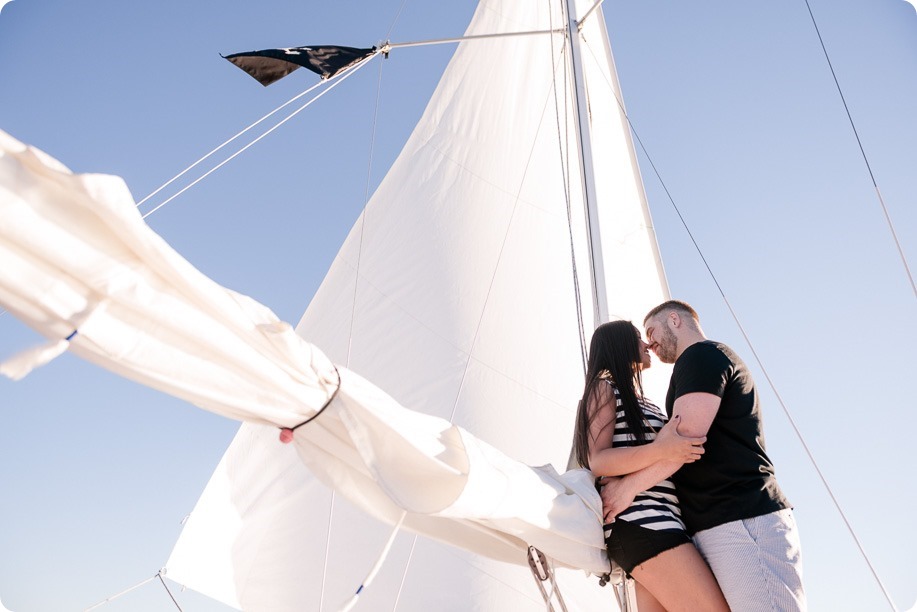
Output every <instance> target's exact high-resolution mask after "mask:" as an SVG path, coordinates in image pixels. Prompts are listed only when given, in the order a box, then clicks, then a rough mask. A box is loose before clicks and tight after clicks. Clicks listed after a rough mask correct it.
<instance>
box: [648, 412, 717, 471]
mask: <svg viewBox="0 0 917 612" xmlns="http://www.w3.org/2000/svg"><path fill="white" fill-rule="evenodd" d="M679 423H681V417H680V416H678V415H676V416H674V417H672V420H670V421H669V422H668V423H666V424H665V426H664V427H663V428H662V429H660V430H659V433H658V434H657V435H656V439H655V440H653V446H655V447H657V449H658V453H659V459H660V460H662V461H665V460H669V461H680V462H682V463H693V462H695V461H697V460H698V459H700V458H701V455H703V454H704V446H703V445H704V442H706V441H707V437H706V436H703V437H699V438H689V437H686V436H683V435H681V434H680V433H678V425H679Z"/></svg>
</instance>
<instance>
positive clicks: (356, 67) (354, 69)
mask: <svg viewBox="0 0 917 612" xmlns="http://www.w3.org/2000/svg"><path fill="white" fill-rule="evenodd" d="M379 53H381V51H378V50H377V51H375V52H374V53H372V54H371V55H368V56H366V57H365V58H363V59H362V60H360V61H359V62H358V63H356V64H354V65H353V66H352V67H351V68H350V69H349V70H347V72H345V73H343V76H341V78H339V79H337V80H335V81H334V82H332V83H331V84H329V85H328V87H326V88H325V89H324V90H323V91H322V92H321V93H319V94H318V95H316V96H315V97H313V98H311V99H310V100H309V101H308V102H306V103H305V104H303V105H302V106H300V107H299V108H297V109H296V110H295V111H293V112H292V113H290V114H289V115H287V116H286V117H284V118H283V119H282V120H280V121H279V122H277V123H276V124H274V126H273V127H271V128H270V129H268V130H267V131H266V132H264V133H262V134H261V135H260V136H258V137H257V138H255V139H254V140H252V141H251V142H250V143H248V144H247V145H245V146H244V147H242V148H241V149H239V150H238V151H236V152H235V153H233V154H232V155H230V156H229V157H227V158H226V159H224V160H223V161H222V162H220V163H219V164H217V165H216V166H214V167H213V168H211V169H210V170H208V171H207V172H205V173H204V174H203V175H201V176H200V177H199V178H197V179H195V180H194V181H192V182H191V183H190V184H188V185H186V186H185V187H184V188H182V189H181V190H179V191H178V193H176V194H174V195H172V196H171V197H169V198H167V199H166V200H164V201H163V202H162V203H160V204H159V205H158V206H156V207H155V208H153V209H152V210H150V211H149V212H148V213H146V214H144V215H143V218H144V219H146V218H147V217H149V216H150V215H152V214H153V213H154V212H156V211H157V210H159V209H160V208H162V207H163V206H165V205H166V204H168V203H169V202H171V201H172V200H174V199H175V198H177V197H178V196H180V195H181V194H183V193H184V192H186V191H188V190H189V189H191V188H192V187H194V186H195V185H197V184H198V183H200V182H201V181H202V180H204V179H205V178H207V177H208V176H210V175H211V174H213V173H214V172H216V171H217V170H219V169H220V168H222V167H223V166H225V165H226V164H228V163H229V162H230V161H232V160H233V159H235V158H236V157H238V156H239V155H241V154H242V153H243V152H244V151H246V150H247V149H249V148H250V147H252V146H253V145H255V143H257V142H259V141H260V140H262V139H263V138H265V137H266V136H267V135H268V134H270V133H271V132H273V131H275V130H276V129H277V128H279V127H280V126H281V125H283V124H284V123H286V122H287V121H289V120H290V119H292V118H293V117H295V116H296V115H298V114H299V113H300V112H302V111H303V110H305V109H306V108H308V107H309V106H311V105H312V103H313V102H315V101H317V100H318V99H319V98H321V97H322V96H324V95H325V94H327V93H328V92H329V91H331V90H332V89H334V88H335V87H337V86H338V85H340V84H341V83H343V82H344V81H346V80H347V79H348V78H350V77H351V76H352V75H354V74H356V73H357V71H358V70H360V68H362V67H363V66H365V65H366V64H367V63H368V62H369V61H370V60H371V59H373V58H374V57H376V56H377V55H379ZM310 91H311V90H310ZM297 97H299V96H297ZM283 106H286V104H284V105H283ZM281 108H282V107H281ZM271 114H273V113H271ZM231 140H232V139H231Z"/></svg>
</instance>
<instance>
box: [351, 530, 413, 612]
mask: <svg viewBox="0 0 917 612" xmlns="http://www.w3.org/2000/svg"><path fill="white" fill-rule="evenodd" d="M407 515H408V513H407V512H402V513H401V518H400V519H398V523H397V524H396V525H395V528H394V529H393V530H392V534H391V535H390V536H389V537H388V542H386V543H385V548H383V549H382V553H381V554H380V555H379V558H378V559H377V560H376V562H375V563H374V564H373V567H372V569H370V570H369V574H367V576H366V578H365V579H364V580H363V583H362V584H361V585H360V586H359V588H358V589H357V592H356V593H354V594H353V597H351V598H350V600H349V601H347V602H346V603H345V604H344V605H343V606H341V612H349V610H351V609H352V608H353V607H354V606H355V605H357V600H359V599H360V595H361V594H362V593H363V589H365V588H366V587H368V586H369V585H370V584H372V581H373V580H374V579H375V578H376V574H378V573H379V570H380V569H382V564H383V563H384V562H385V559H386V558H387V557H388V553H389V552H390V551H391V550H392V544H394V543H395V537H396V536H397V535H398V532H400V531H401V525H403V524H404V519H405V517H406V516H407Z"/></svg>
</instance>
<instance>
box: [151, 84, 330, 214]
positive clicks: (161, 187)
mask: <svg viewBox="0 0 917 612" xmlns="http://www.w3.org/2000/svg"><path fill="white" fill-rule="evenodd" d="M325 82H326V81H319V82H318V83H316V84H315V85H313V86H312V87H310V88H309V89H307V90H305V91H304V92H302V93H300V94H297V95H296V96H294V97H292V98H290V99H289V100H287V101H286V102H284V103H283V104H281V105H280V106H278V107H277V108H275V109H274V110H272V111H271V112H269V113H268V114H266V115H265V116H263V117H261V119H258V120H257V121H255V122H254V123H252V124H251V125H249V126H248V127H247V128H245V129H243V130H242V131H241V132H239V133H238V134H236V135H235V136H233V137H231V138H229V139H228V140H226V141H224V142H223V144H221V145H220V146H218V147H216V148H215V149H213V150H212V151H210V152H209V153H207V154H206V155H204V156H203V157H201V158H200V159H199V160H197V161H196V162H194V163H193V164H191V165H190V166H188V167H187V168H185V169H184V170H182V171H181V172H179V173H178V174H176V175H175V176H173V177H172V178H170V179H169V180H168V181H166V182H165V183H163V184H162V185H160V186H159V187H158V188H157V189H156V190H155V191H153V192H152V193H150V194H148V195H147V196H146V197H145V198H143V199H142V200H140V201H139V202H137V207H138V208H139V207H140V206H141V205H142V204H144V203H145V202H146V201H147V200H149V199H150V198H152V197H153V196H154V195H156V194H157V193H159V192H160V191H162V190H163V189H165V188H166V187H168V186H169V185H171V184H172V183H174V182H175V181H176V180H178V179H180V178H181V177H182V176H184V175H185V174H187V173H188V171H190V170H191V169H192V168H194V167H195V166H197V165H198V164H200V163H201V162H203V161H204V160H206V159H207V158H209V157H210V156H211V155H213V154H214V153H216V152H217V151H219V150H220V149H222V148H223V147H225V146H226V145H228V144H229V143H231V142H232V141H233V140H235V139H236V138H238V137H239V136H241V135H242V134H244V133H246V132H247V131H249V130H250V129H252V128H253V127H255V126H256V125H258V124H259V123H261V122H262V121H264V120H265V119H267V118H268V117H270V116H271V115H273V114H275V113H277V112H279V111H280V110H281V109H283V108H285V107H287V106H289V105H290V104H292V103H293V102H295V101H296V100H298V99H300V98H301V97H303V96H304V95H306V94H307V93H310V92H311V91H312V90H314V89H315V88H316V87H321V86H322V85H324V84H325Z"/></svg>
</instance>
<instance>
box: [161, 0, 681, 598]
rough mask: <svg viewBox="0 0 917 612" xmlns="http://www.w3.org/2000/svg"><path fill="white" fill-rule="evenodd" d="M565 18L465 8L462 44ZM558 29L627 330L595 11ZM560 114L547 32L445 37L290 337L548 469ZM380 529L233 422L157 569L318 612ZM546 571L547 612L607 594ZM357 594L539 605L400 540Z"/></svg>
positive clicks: (562, 149)
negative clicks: (424, 99) (419, 103)
mask: <svg viewBox="0 0 917 612" xmlns="http://www.w3.org/2000/svg"><path fill="white" fill-rule="evenodd" d="M591 5H592V3H591V2H580V3H578V8H577V10H578V11H579V12H580V14H581V15H582V14H585V12H586V10H587V9H589V8H591ZM566 25H567V20H566V18H565V16H564V14H563V10H562V3H560V2H556V3H551V4H550V5H549V4H548V3H538V4H537V5H536V4H531V3H519V2H512V1H501V0H484V1H483V2H481V3H480V5H479V7H478V9H477V12H476V13H475V16H474V18H473V20H472V22H471V25H470V26H469V28H468V31H467V34H468V35H482V34H499V33H509V32H522V31H536V30H554V29H560V28H564V27H566ZM574 35H576V36H580V37H581V45H582V62H583V65H584V77H585V88H586V93H587V94H588V109H589V115H588V118H586V120H585V124H586V125H587V126H588V129H590V131H591V141H592V156H591V160H589V162H590V163H591V164H592V165H593V167H594V170H595V182H596V185H595V188H596V193H597V201H598V215H599V227H600V231H601V235H602V253H603V258H604V261H603V264H604V265H603V268H604V271H605V280H606V287H607V300H608V304H609V311H610V314H611V315H612V316H617V317H622V318H626V319H634V320H639V319H640V318H641V317H642V315H643V311H644V310H645V308H646V306H647V305H648V304H652V303H656V302H658V301H660V300H662V299H663V298H664V297H665V295H666V287H665V281H664V278H663V275H662V269H661V264H660V263H659V258H658V255H657V252H656V248H655V239H654V236H653V233H652V229H651V223H650V222H649V216H648V212H647V208H646V205H645V201H644V196H643V191H642V186H641V181H640V177H639V172H638V170H637V166H636V161H635V156H634V153H633V149H632V146H631V144H630V139H629V135H628V127H627V123H626V120H625V118H624V115H623V110H622V107H621V105H620V100H621V96H620V92H619V91H618V87H617V79H616V75H615V71H614V64H613V61H612V57H611V52H610V47H609V44H608V37H607V34H606V32H605V27H604V19H603V17H602V15H601V10H597V11H595V12H593V14H592V15H591V16H590V18H589V19H588V20H587V21H586V22H585V23H584V24H583V28H582V30H581V31H579V32H575V33H574ZM396 59H397V55H395V56H393V60H392V61H395V60H396ZM575 108H576V105H575V102H574V97H573V86H572V75H571V72H570V68H569V55H568V50H567V46H566V44H565V40H564V36H563V35H562V34H538V35H531V36H524V37H522V36H520V37H510V38H487V39H474V40H468V41H466V42H463V43H461V44H460V45H459V47H458V50H457V51H456V53H455V56H454V57H453V59H452V61H451V63H450V64H449V67H448V69H447V70H446V72H445V73H444V75H443V77H442V80H441V81H440V83H439V86H438V87H437V89H436V92H435V93H434V95H433V97H432V99H431V100H430V102H429V104H428V106H427V109H426V111H425V113H424V115H423V117H422V119H421V120H420V122H419V123H418V125H417V127H416V128H415V130H414V132H413V134H412V136H411V137H410V139H409V141H408V142H407V144H406V145H405V147H404V149H403V151H402V153H401V155H400V156H399V157H398V159H397V161H396V162H395V163H394V165H393V166H392V168H391V170H390V171H389V173H388V175H387V176H386V178H385V179H384V181H383V182H382V184H381V185H380V187H379V188H378V190H377V191H376V192H375V194H374V195H373V197H372V198H371V200H370V201H369V203H368V204H367V206H366V208H365V210H364V212H363V214H362V216H361V217H360V219H359V220H358V221H357V222H356V224H355V225H354V227H353V229H352V231H351V232H350V234H349V236H348V238H347V240H346V241H345V243H344V245H343V246H342V248H341V250H340V252H339V253H338V256H337V257H336V258H335V261H334V263H333V265H332V267H331V269H330V270H329V272H328V274H327V276H326V278H325V280H324V282H323V283H322V286H321V288H320V289H319V290H318V292H317V293H316V295H315V296H314V298H313V300H312V302H311V303H310V305H309V307H308V309H307V310H306V312H305V314H304V316H303V318H302V320H301V322H300V324H299V326H298V327H297V331H298V333H299V334H300V335H302V336H303V337H305V338H308V339H309V340H310V342H314V343H315V344H316V345H317V346H320V347H322V349H323V350H324V351H325V352H326V353H327V354H328V355H329V356H330V358H331V359H332V360H333V361H334V362H336V363H339V364H343V365H346V366H347V367H348V368H351V369H353V370H354V371H357V372H360V373H361V374H363V375H364V376H366V377H367V378H368V379H369V380H372V381H374V382H375V383H376V384H378V385H379V386H380V387H382V388H384V389H385V390H386V391H387V392H388V393H390V394H391V395H392V397H394V398H395V399H396V400H397V401H398V402H399V403H401V404H402V405H404V406H407V407H410V408H411V409H414V410H417V411H419V412H424V413H429V414H434V415H436V416H439V417H442V418H444V419H446V420H449V421H451V422H453V423H455V424H458V425H460V426H461V427H463V428H465V429H467V430H469V431H471V432H473V433H474V434H475V435H476V436H478V437H480V438H481V439H482V440H484V441H486V442H488V443H490V444H492V445H493V446H495V447H497V448H499V449H500V450H502V451H503V452H505V453H506V454H507V455H509V456H511V457H514V458H516V459H519V460H521V461H523V462H525V463H528V464H532V465H542V464H552V465H553V466H555V467H557V468H563V467H564V466H565V465H566V463H567V458H568V453H569V449H570V440H571V435H572V425H573V418H574V412H575V408H576V402H577V398H578V395H579V392H580V390H581V387H582V377H583V347H582V337H583V336H585V337H586V338H588V336H589V334H590V333H591V330H592V329H593V327H594V326H595V325H596V324H597V321H596V320H595V317H594V315H593V311H594V308H593V301H592V300H593V297H592V293H591V289H590V288H591V286H592V282H591V280H590V270H589V251H588V240H587V235H588V230H587V227H586V221H585V220H586V210H585V204H584V198H583V195H582V194H583V188H582V181H581V180H580V175H581V166H580V164H581V158H580V156H579V154H578V147H577V143H578V139H577V135H576V132H575V127H576V124H575V121H574V113H575ZM654 374H655V376H656V378H655V379H653V378H652V376H651V378H650V380H648V381H647V384H648V387H649V388H650V389H659V381H660V380H663V379H664V377H665V372H664V371H657V372H655V373H654ZM656 395H657V396H658V395H659V393H658V392H657V393H656ZM307 427H308V426H307ZM405 469H408V470H409V469H410V466H405ZM390 529H391V527H390V526H388V525H385V524H383V523H381V522H379V521H378V520H376V519H372V518H370V517H368V516H367V515H366V514H365V513H363V512H361V511H359V510H357V509H355V508H354V507H353V506H352V505H351V504H349V503H348V502H346V501H345V500H343V499H342V498H341V496H339V495H334V494H332V492H331V491H330V490H328V489H326V488H324V487H323V486H322V485H321V484H319V483H318V482H317V481H316V479H315V478H314V477H313V476H312V475H311V474H310V473H309V471H308V469H307V467H306V466H304V465H303V464H302V463H301V462H300V461H299V459H298V458H297V457H296V456H295V454H294V453H291V452H289V449H288V448H285V447H282V446H281V445H279V444H277V442H276V430H274V429H265V428H261V427H258V426H254V425H248V424H246V425H243V427H242V429H241V430H240V432H239V434H238V435H237V436H236V439H235V440H234V442H233V443H232V445H231V447H230V448H229V450H228V451H227V453H226V455H225V456H224V458H223V460H222V462H221V463H220V465H219V466H218V468H217V471H216V473H215V474H214V476H213V478H212V479H211V482H210V484H209V485H208V486H207V488H206V490H205V492H204V494H203V496H202V498H201V501H200V502H199V504H198V506H197V508H196V509H195V510H194V512H193V513H192V515H191V517H190V518H189V521H188V523H187V525H186V528H185V530H184V532H183V534H182V536H181V538H180V540H179V542H178V543H177V545H176V547H175V550H174V551H173V554H172V556H171V558H170V559H169V562H168V564H167V569H168V576H169V577H170V578H172V579H174V580H176V581H178V582H180V583H183V584H185V585H187V586H189V587H190V588H193V589H195V590H199V591H201V592H203V593H205V594H208V595H210V596H212V597H214V598H217V599H219V600H221V601H224V602H226V603H229V604H230V605H234V606H238V607H242V608H244V609H273V610H300V609H334V607H335V606H337V605H338V604H339V603H340V602H342V601H344V600H346V599H347V598H348V597H349V596H350V595H351V594H352V592H353V590H354V589H355V588H356V587H357V586H358V584H359V581H360V579H361V578H362V577H363V576H364V575H365V574H366V572H367V571H368V569H369V567H370V566H371V564H372V563H373V561H374V560H375V558H376V557H377V555H378V554H379V551H380V550H381V548H382V546H383V542H384V540H385V539H386V537H387V536H388V533H389V531H390ZM519 562H520V563H521V562H522V560H521V559H520V560H519ZM560 580H561V588H562V590H563V591H564V595H565V598H566V599H567V601H568V603H571V602H574V603H575V604H577V605H579V606H580V607H581V608H583V609H599V608H600V607H601V608H607V607H609V606H612V605H613V604H612V600H613V597H612V594H611V592H610V591H609V590H608V589H601V588H599V587H598V585H597V584H596V581H595V580H592V581H590V582H587V581H586V579H585V576H583V575H582V573H576V572H562V573H561V577H560ZM364 599H365V600H366V602H365V605H366V607H367V609H399V610H414V609H417V610H430V609H455V610H506V609H518V610H538V609H543V603H542V602H541V600H540V597H539V596H538V594H537V591H536V589H535V586H534V584H533V583H532V578H531V576H530V575H529V572H528V569H527V568H523V567H519V566H515V565H511V564H508V563H502V562H499V561H494V560H490V559H485V558H483V557H480V556H477V555H474V554H471V553H467V552H464V551H462V550H460V549H457V548H454V547H451V546H448V545H444V544H442V543H439V542H436V541H433V540H431V539H427V538H415V536H413V535H412V534H407V533H406V534H402V535H401V536H399V538H398V540H397V541H396V544H395V547H394V549H393V551H392V553H391V554H390V556H389V559H388V561H387V562H386V565H385V566H384V568H383V570H382V573H381V574H380V576H379V578H378V579H377V580H376V582H375V583H374V585H373V587H372V588H371V589H368V590H367V591H366V593H365V595H364Z"/></svg>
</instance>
